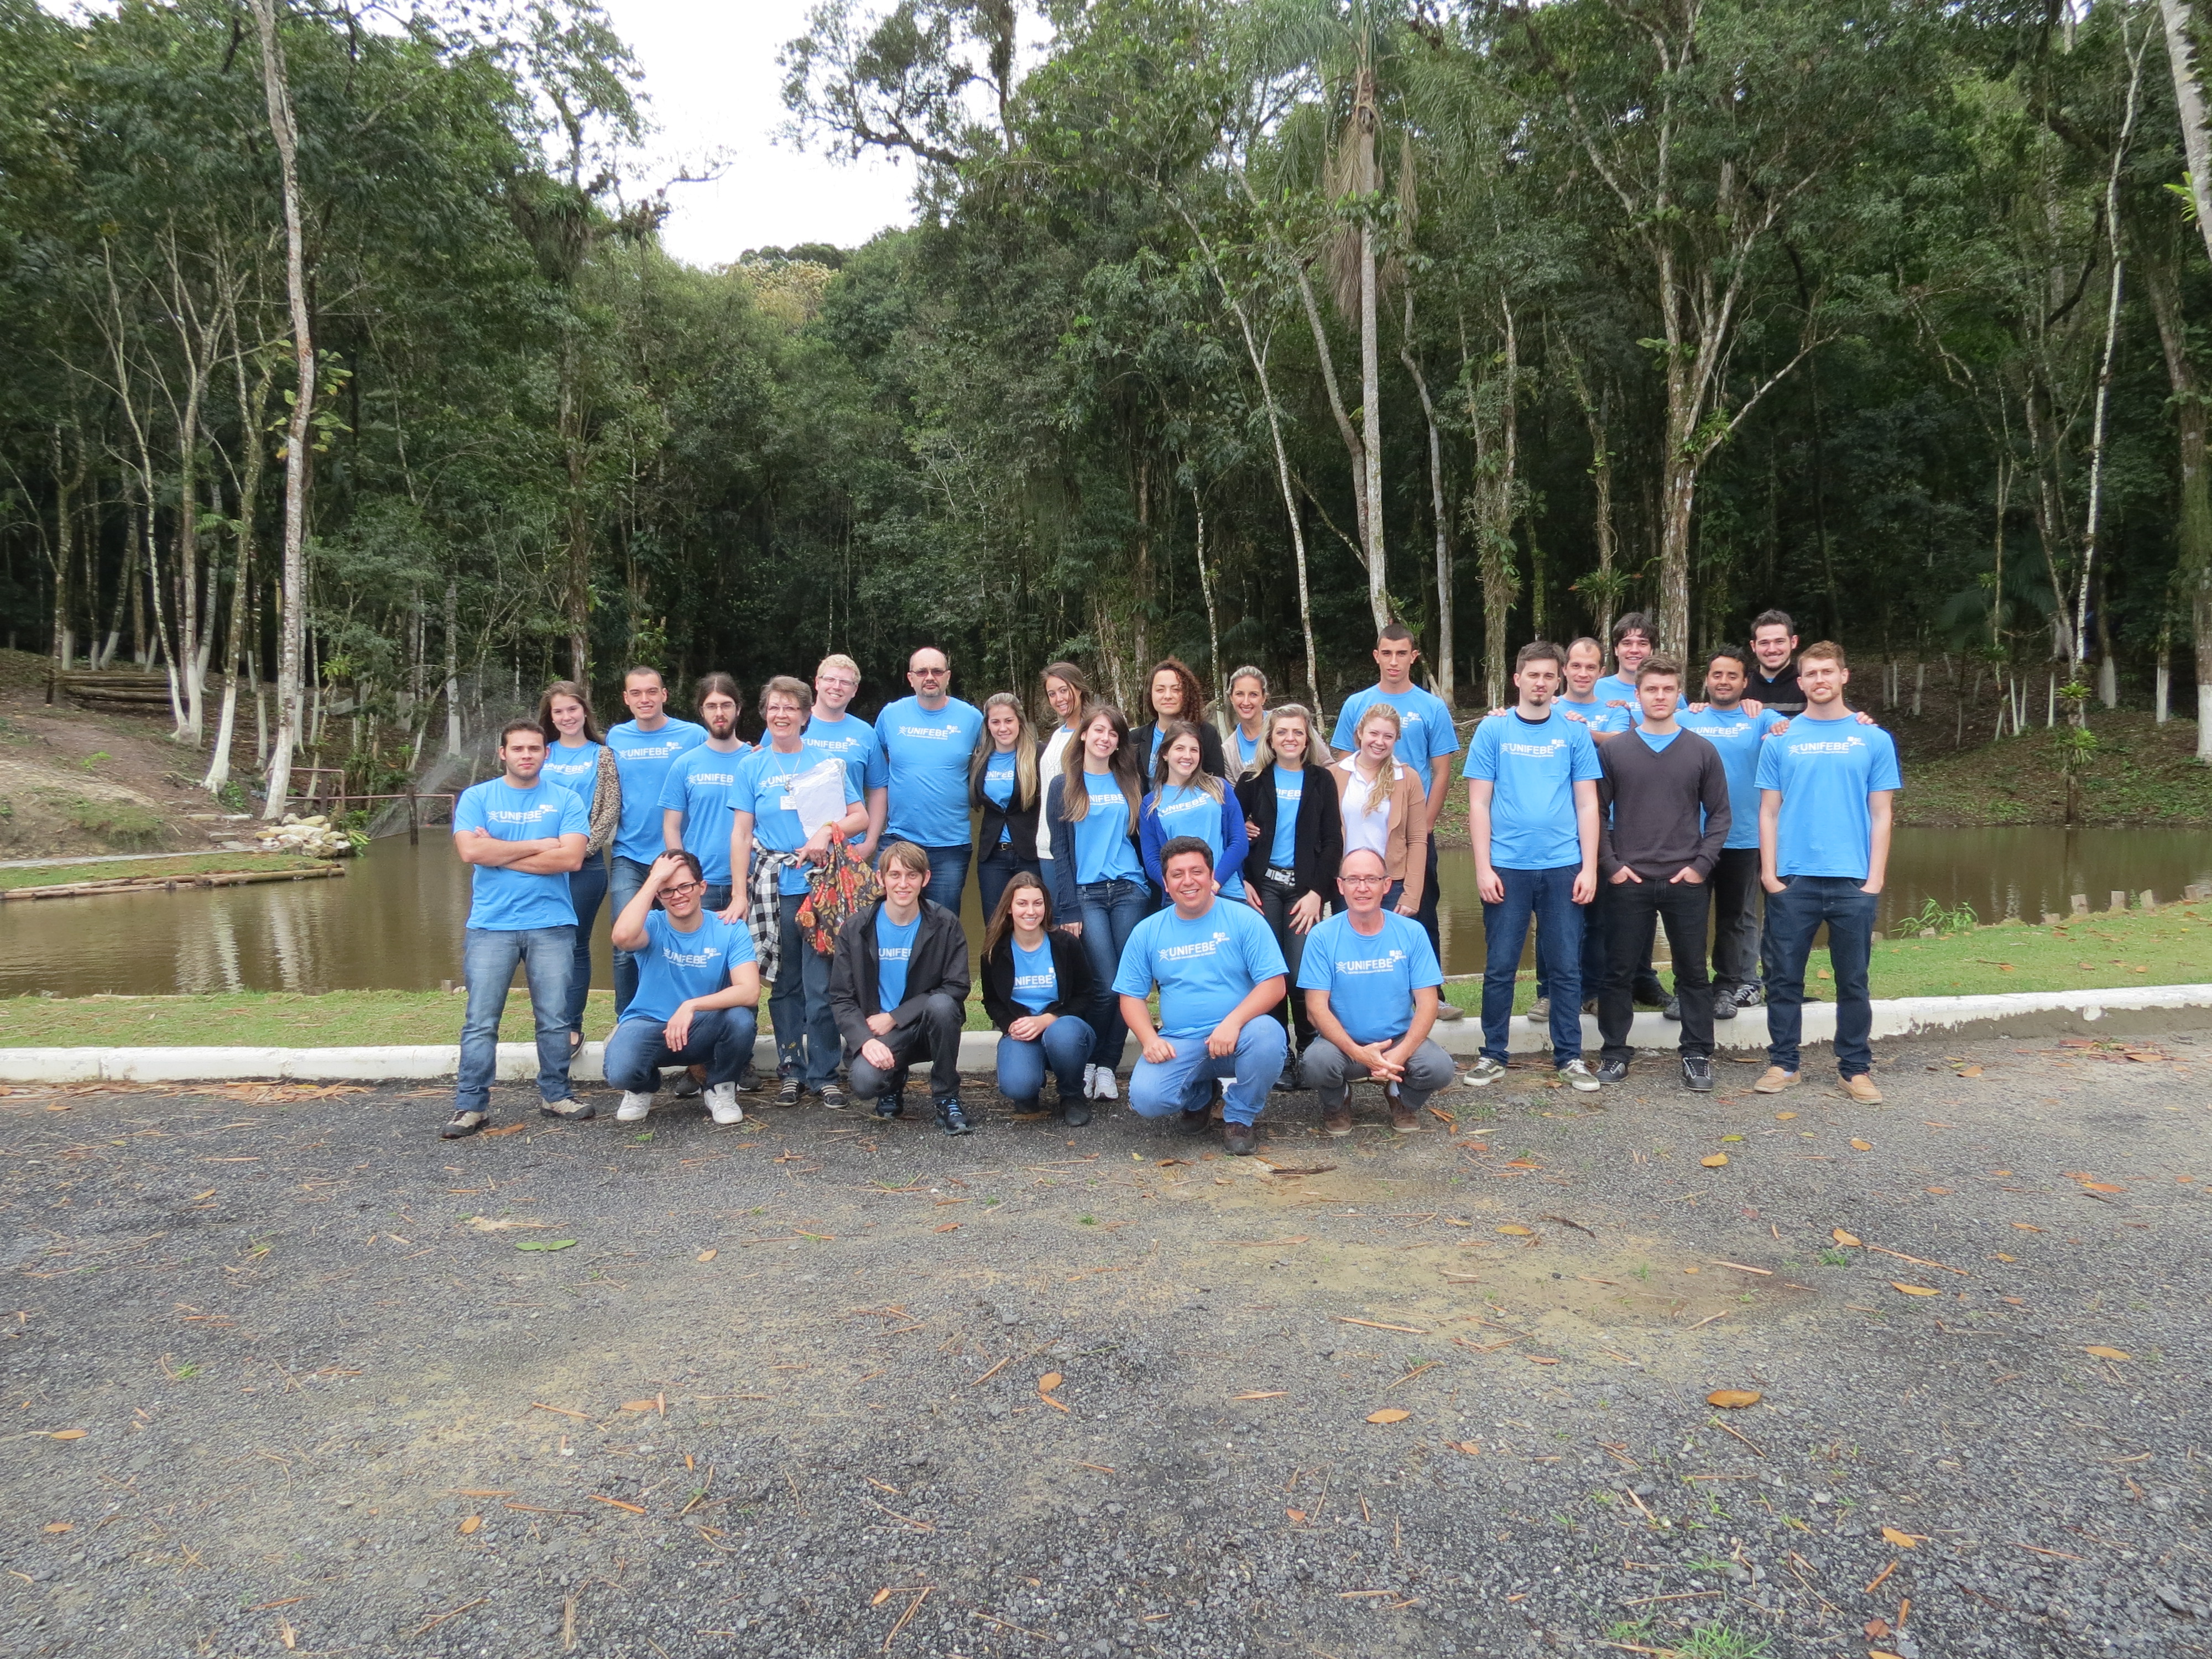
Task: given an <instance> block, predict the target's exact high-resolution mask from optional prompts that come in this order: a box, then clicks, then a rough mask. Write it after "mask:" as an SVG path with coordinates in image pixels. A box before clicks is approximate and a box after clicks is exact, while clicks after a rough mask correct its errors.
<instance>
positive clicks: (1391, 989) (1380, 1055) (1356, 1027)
mask: <svg viewBox="0 0 2212 1659" xmlns="http://www.w3.org/2000/svg"><path fill="white" fill-rule="evenodd" d="M1389 885H1390V877H1389V871H1388V870H1387V869H1386V867H1385V866H1384V865H1383V855H1382V854H1379V853H1376V852H1372V851H1370V850H1369V849H1368V848H1364V847H1363V848H1358V850H1357V851H1354V852H1350V853H1346V854H1345V855H1344V862H1343V864H1342V865H1341V866H1339V868H1338V871H1337V877H1336V890H1337V891H1338V892H1340V893H1341V894H1342V895H1343V896H1344V908H1343V909H1342V910H1341V911H1340V912H1339V913H1338V914H1337V915H1333V916H1331V917H1330V918H1329V919H1328V921H1324V922H1322V924H1321V925H1320V926H1319V927H1316V928H1315V929H1314V930H1313V932H1312V933H1309V934H1308V935H1307V936H1306V944H1305V953H1304V955H1303V956H1302V957H1300V958H1299V961H1298V989H1299V991H1300V992H1301V993H1302V994H1304V997H1305V1000H1306V1017H1307V1018H1310V1020H1312V1021H1313V1024H1314V1030H1316V1032H1317V1033H1318V1034H1319V1035H1318V1036H1316V1037H1315V1039H1314V1040H1313V1042H1311V1043H1310V1044H1309V1045H1308V1046H1307V1048H1306V1052H1305V1055H1304V1059H1303V1060H1301V1061H1300V1075H1301V1079H1302V1080H1303V1081H1304V1084H1305V1086H1306V1087H1307V1088H1309V1089H1311V1090H1313V1091H1316V1093H1318V1094H1319V1095H1320V1096H1321V1127H1322V1130H1323V1132H1324V1133H1328V1134H1332V1135H1348V1134H1350V1133H1352V1088H1351V1085H1352V1084H1353V1083H1354V1082H1356V1081H1358V1079H1361V1078H1365V1079H1369V1080H1370V1081H1371V1082H1375V1083H1379V1084H1381V1085H1383V1095H1384V1097H1385V1098H1387V1099H1388V1100H1389V1103H1390V1123H1391V1127H1394V1128H1395V1129H1396V1130H1397V1131H1398V1133H1400V1134H1401V1135H1409V1134H1413V1133H1418V1132H1419V1129H1420V1127H1421V1108H1422V1107H1424V1106H1425V1105H1427V1104H1428V1103H1429V1097H1430V1096H1431V1095H1432V1094H1434V1093H1435V1092H1436V1091H1437V1090H1439V1089H1441V1088H1443V1087H1444V1086H1445V1085H1447V1084H1449V1082H1450V1081H1451V1080H1452V1077H1453V1071H1452V1062H1451V1056H1450V1055H1449V1054H1446V1053H1445V1052H1444V1051H1443V1048H1440V1047H1438V1046H1437V1043H1436V1042H1435V1041H1434V1040H1433V1039H1431V1037H1430V1036H1429V1032H1430V1030H1431V1028H1432V1027H1433V1026H1434V1025H1435V1024H1436V1019H1437V1001H1438V1000H1439V996H1438V991H1437V987H1439V986H1441V985H1443V982H1444V975H1443V969H1442V968H1441V967H1440V966H1438V965H1437V953H1436V952H1435V951H1433V950H1431V948H1430V947H1429V936H1428V935H1427V934H1426V933H1423V932H1422V931H1421V929H1420V926H1419V923H1417V922H1415V921H1413V918H1412V917H1410V916H1401V915H1398V914H1397V913H1396V912H1395V911H1386V910H1385V909H1384V908H1383V893H1384V892H1385V891H1387V890H1389Z"/></svg>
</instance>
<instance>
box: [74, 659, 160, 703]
mask: <svg viewBox="0 0 2212 1659" xmlns="http://www.w3.org/2000/svg"><path fill="white" fill-rule="evenodd" d="M54 682H55V684H56V686H57V687H58V690H60V692H61V694H62V696H64V697H67V698H68V699H69V700H70V702H73V703H75V704H76V705H77V706H78V707H79V708H125V709H131V710H133V711H139V710H143V709H148V708H159V709H164V710H166V709H167V708H168V706H169V677H168V676H167V674H141V673H120V672H118V671H114V670H112V669H104V670H102V671H100V672H98V673H94V672H92V671H90V670H88V669H72V670H71V671H70V672H68V673H66V674H57V675H55V676H54Z"/></svg>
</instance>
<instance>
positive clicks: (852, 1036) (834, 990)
mask: <svg viewBox="0 0 2212 1659" xmlns="http://www.w3.org/2000/svg"><path fill="white" fill-rule="evenodd" d="M882 908H884V907H883V902H882V901H880V900H878V902H875V903H873V904H871V905H870V906H869V907H868V908H866V909H865V910H862V911H860V913H859V914H858V915H852V916H848V917H847V918H846V920H845V925H844V926H843V927H840V928H839V929H838V930H837V953H836V957H834V958H832V960H831V962H830V964H829V1012H830V1013H831V1014H832V1015H833V1016H834V1017H835V1018H836V1021H837V1035H838V1036H841V1037H842V1038H843V1039H844V1041H845V1053H846V1054H848V1056H849V1055H853V1054H858V1053H860V1045H861V1044H862V1043H864V1042H866V1041H867V1040H868V1039H869V1038H870V1037H872V1036H874V1035H875V1033H874V1032H872V1031H871V1030H868V1016H869V1015H871V1014H890V1015H891V1016H893V1017H894V1018H896V1016H897V1014H898V1012H899V1010H900V1009H902V1008H908V1007H911V1006H913V1005H914V1004H915V1003H917V1002H919V1001H921V999H922V998H924V997H926V996H927V995H929V994H931V993H932V992H933V991H942V992H944V993H945V995H947V996H949V997H951V999H952V1000H954V1001H955V1002H965V1001H967V1000H968V935H967V934H966V933H963V931H962V930H961V927H960V918H959V917H957V916H956V915H953V914H952V912H951V911H950V910H948V909H946V908H945V907H944V906H943V905H941V904H932V903H931V902H929V901H928V900H927V899H924V900H922V902H921V927H918V928H917V929H915V935H914V954H913V955H912V956H911V957H908V959H907V964H906V1000H905V1001H904V1002H902V1003H901V1004H899V1006H898V1007H897V1008H885V1007H884V1006H882V1004H881V1001H880V994H879V993H878V990H877V981H876V913H877V912H878V910H880V909H882Z"/></svg>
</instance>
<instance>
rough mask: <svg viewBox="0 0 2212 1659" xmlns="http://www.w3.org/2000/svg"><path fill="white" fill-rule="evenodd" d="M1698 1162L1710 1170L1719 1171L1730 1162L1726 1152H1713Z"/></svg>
mask: <svg viewBox="0 0 2212 1659" xmlns="http://www.w3.org/2000/svg"><path fill="white" fill-rule="evenodd" d="M1698 1162H1699V1163H1700V1164H1704V1165H1705V1167H1706V1168H1707V1169H1708V1170H1717V1169H1719V1168H1721V1167H1722V1166H1723V1164H1726V1163H1727V1162H1728V1154H1727V1153H1726V1152H1711V1153H1708V1154H1707V1155H1706V1156H1705V1157H1704V1158H1699V1160H1698Z"/></svg>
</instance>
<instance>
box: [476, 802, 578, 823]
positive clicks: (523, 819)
mask: <svg viewBox="0 0 2212 1659" xmlns="http://www.w3.org/2000/svg"><path fill="white" fill-rule="evenodd" d="M560 811H561V809H560V808H559V807H558V806H556V805H552V804H551V803H550V802H549V803H547V804H546V805H543V806H530V807H525V808H524V809H523V810H522V811H519V812H513V811H500V810H498V809H497V808H495V807H487V808H485V809H484V817H487V818H489V820H490V821H491V822H492V823H524V824H529V823H538V821H539V820H540V819H542V818H548V817H558V816H559V815H560Z"/></svg>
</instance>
